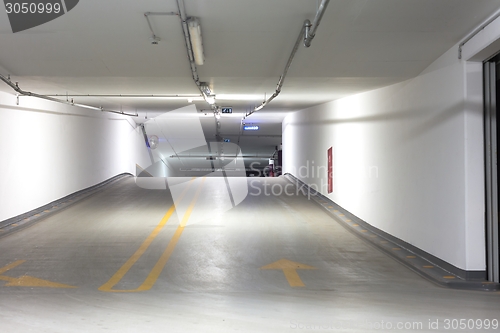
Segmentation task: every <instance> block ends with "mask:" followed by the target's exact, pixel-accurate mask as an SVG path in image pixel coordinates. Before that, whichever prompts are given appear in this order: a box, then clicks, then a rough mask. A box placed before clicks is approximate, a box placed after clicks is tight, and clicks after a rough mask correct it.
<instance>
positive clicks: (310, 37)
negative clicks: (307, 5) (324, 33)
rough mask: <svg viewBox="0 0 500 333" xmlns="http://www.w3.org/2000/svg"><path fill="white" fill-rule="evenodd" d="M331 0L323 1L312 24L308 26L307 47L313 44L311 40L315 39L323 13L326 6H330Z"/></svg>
mask: <svg viewBox="0 0 500 333" xmlns="http://www.w3.org/2000/svg"><path fill="white" fill-rule="evenodd" d="M329 2H330V0H322V1H321V4H320V5H319V8H318V11H317V12H316V17H315V18H314V21H313V23H312V25H311V26H309V27H307V28H306V35H305V39H304V46H305V47H309V46H311V41H312V40H313V38H314V36H316V30H317V29H318V26H319V24H320V23H321V19H322V18H323V14H324V13H325V10H326V7H327V6H328V3H329Z"/></svg>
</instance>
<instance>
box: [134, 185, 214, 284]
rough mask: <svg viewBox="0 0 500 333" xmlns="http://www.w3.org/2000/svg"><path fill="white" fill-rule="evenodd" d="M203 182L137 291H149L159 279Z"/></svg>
mask: <svg viewBox="0 0 500 333" xmlns="http://www.w3.org/2000/svg"><path fill="white" fill-rule="evenodd" d="M203 182H205V178H203V179H202V183H201V185H200V186H199V187H198V190H197V191H196V194H195V195H194V198H193V200H192V201H191V204H190V205H189V207H188V209H187V211H186V213H185V214H184V217H183V218H182V221H181V223H180V224H179V227H177V230H176V231H175V234H174V236H173V237H172V239H171V240H170V242H169V243H168V245H167V248H166V249H165V252H163V254H162V255H161V257H160V259H159V260H158V262H157V263H156V265H155V266H154V267H153V269H152V270H151V272H150V273H149V275H148V277H147V278H146V280H144V282H143V284H142V285H141V286H140V287H139V288H137V291H144V290H149V289H151V288H152V287H153V286H154V284H155V283H156V280H158V278H159V277H160V274H161V272H162V271H163V268H164V267H165V265H166V264H167V262H168V259H170V256H171V255H172V253H173V252H174V249H175V246H176V245H177V242H178V241H179V238H180V237H181V235H182V232H183V231H184V228H185V227H186V224H187V221H188V220H189V217H190V216H191V213H192V212H193V209H194V205H195V204H196V201H197V200H198V197H199V195H200V193H201V189H202V187H203Z"/></svg>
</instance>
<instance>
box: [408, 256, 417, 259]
mask: <svg viewBox="0 0 500 333" xmlns="http://www.w3.org/2000/svg"><path fill="white" fill-rule="evenodd" d="M406 258H408V259H415V258H416V257H415V256H406Z"/></svg>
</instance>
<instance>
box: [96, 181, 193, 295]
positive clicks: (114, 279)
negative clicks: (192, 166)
mask: <svg viewBox="0 0 500 333" xmlns="http://www.w3.org/2000/svg"><path fill="white" fill-rule="evenodd" d="M193 180H194V179H191V181H190V182H189V185H188V186H187V187H186V188H185V189H184V191H183V192H182V193H181V195H180V197H179V201H178V202H180V201H181V200H182V199H183V197H184V195H185V194H186V192H187V190H188V189H189V187H190V186H191V184H192V183H193ZM174 211H175V204H173V205H172V206H171V207H170V209H169V210H168V211H167V213H166V214H165V216H163V218H162V219H161V221H160V223H159V224H158V225H157V226H156V228H155V229H154V230H153V232H152V233H151V234H150V235H149V236H148V238H146V240H145V241H144V242H143V243H142V244H141V246H140V247H139V249H137V251H136V252H135V253H134V254H133V255H132V256H131V257H130V258H129V259H128V260H127V262H125V264H123V266H122V267H120V269H119V270H118V271H117V272H116V273H115V274H114V275H113V276H112V277H111V279H109V281H108V282H106V283H105V284H103V285H102V286H100V287H99V289H98V290H100V291H114V290H111V289H112V288H113V287H114V286H115V285H116V284H117V283H118V282H120V280H121V279H123V277H124V276H125V274H127V272H128V271H129V270H130V269H131V268H132V266H134V264H135V263H136V262H137V260H139V258H140V257H141V256H142V255H143V254H144V252H146V250H147V249H148V248H149V246H150V245H151V243H152V242H153V240H154V239H155V238H156V236H158V234H159V233H160V231H161V230H162V229H163V227H164V226H165V225H166V224H167V222H168V220H169V219H170V217H171V216H172V214H173V213H174Z"/></svg>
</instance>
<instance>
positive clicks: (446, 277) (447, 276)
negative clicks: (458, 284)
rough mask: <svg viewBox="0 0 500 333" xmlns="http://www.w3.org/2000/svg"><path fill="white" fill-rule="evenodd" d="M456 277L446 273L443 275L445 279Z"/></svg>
mask: <svg viewBox="0 0 500 333" xmlns="http://www.w3.org/2000/svg"><path fill="white" fill-rule="evenodd" d="M454 278H455V277H454V276H451V275H445V276H443V279H454Z"/></svg>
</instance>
